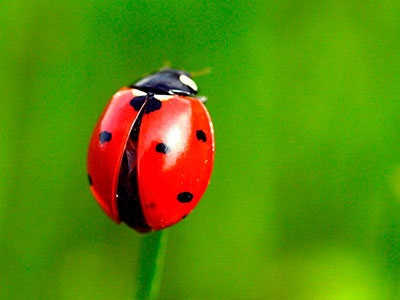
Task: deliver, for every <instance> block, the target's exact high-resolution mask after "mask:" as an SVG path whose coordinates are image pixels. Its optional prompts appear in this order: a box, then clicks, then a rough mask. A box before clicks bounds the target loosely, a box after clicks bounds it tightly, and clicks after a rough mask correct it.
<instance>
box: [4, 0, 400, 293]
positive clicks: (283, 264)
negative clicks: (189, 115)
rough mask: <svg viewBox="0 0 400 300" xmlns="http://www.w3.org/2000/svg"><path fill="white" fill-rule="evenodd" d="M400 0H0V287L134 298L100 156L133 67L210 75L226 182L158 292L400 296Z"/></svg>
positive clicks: (130, 265)
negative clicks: (114, 101)
mask: <svg viewBox="0 0 400 300" xmlns="http://www.w3.org/2000/svg"><path fill="white" fill-rule="evenodd" d="M399 16H400V2H399V1H369V0H367V1H344V0H343V1H332V2H330V1H323V0H321V1H257V0H255V1H247V0H242V1H238V0H236V1H235V0H233V1H205V0H203V1H195V0H185V1H178V0H164V1H155V0H147V1H145V0H141V1H133V0H125V1H122V0H121V1H105V0H99V1H93V0H88V1H83V0H79V1H77V0H72V1H67V0H57V1H33V0H26V1H18V0H16V1H9V0H0V95H1V96H0V138H1V144H0V178H1V180H0V234H1V235H0V299H132V298H133V295H134V293H135V289H136V288H137V285H138V279H137V278H136V274H135V270H137V266H138V254H139V247H140V245H141V244H142V243H146V241H147V240H148V239H149V236H146V235H141V234H138V233H136V232H134V231H133V230H131V229H129V228H128V227H127V226H125V225H120V226H118V225H116V224H114V223H113V222H112V221H111V220H110V219H108V218H107V217H106V215H105V214H104V213H103V212H102V211H101V209H100V208H99V207H98V205H97V204H96V202H95V200H94V198H93V197H92V195H91V193H90V191H89V186H88V182H87V175H86V155H87V147H88V142H89V138H90V135H91V131H92V129H93V127H94V124H95V122H96V121H97V119H98V117H99V115H100V113H101V112H102V110H103V108H104V106H105V104H106V103H107V102H108V100H109V99H110V97H111V96H112V95H113V93H114V92H115V91H117V90H118V89H119V88H120V87H121V86H123V85H126V84H130V83H132V82H133V81H135V80H136V79H138V78H139V77H141V76H143V75H145V74H147V73H149V72H151V71H154V70H157V69H159V68H160V67H162V66H163V64H164V63H165V62H166V61H169V62H170V63H171V64H172V66H173V67H176V68H182V69H185V70H188V71H196V70H201V69H204V68H207V67H211V68H212V69H213V71H212V73H211V74H209V75H207V76H202V77H199V78H196V82H197V83H198V85H199V87H200V89H201V94H203V95H207V96H208V99H209V101H208V103H207V107H208V110H209V112H210V114H211V116H212V118H213V121H214V126H215V134H216V149H217V152H216V161H215V168H214V173H213V176H212V181H211V184H210V186H209V188H208V190H207V192H206V194H205V195H204V198H203V199H202V201H201V202H200V204H199V205H198V207H197V208H196V210H195V211H194V212H193V213H192V214H191V215H190V216H189V217H188V218H186V219H185V220H184V221H182V222H181V223H179V224H177V225H176V226H174V227H172V228H170V229H169V230H168V231H169V243H168V249H167V255H166V261H165V268H164V274H163V279H162V285H161V292H160V299H330V300H331V299H340V300H342V299H363V300H369V299H379V300H385V299H400V281H399V280H400V232H399V230H400V227H399V226H400V210H399V209H400V205H399V200H400V156H399V154H400V122H399V121H400V119H399V116H400V106H399V91H400V55H399V53H400V52H399V51H400V18H399Z"/></svg>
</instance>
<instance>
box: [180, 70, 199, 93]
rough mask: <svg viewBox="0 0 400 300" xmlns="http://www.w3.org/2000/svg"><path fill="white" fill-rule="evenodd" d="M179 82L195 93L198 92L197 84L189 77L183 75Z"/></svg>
mask: <svg viewBox="0 0 400 300" xmlns="http://www.w3.org/2000/svg"><path fill="white" fill-rule="evenodd" d="M179 81H180V82H182V83H183V84H184V85H187V86H188V87H190V88H191V89H192V90H194V91H195V92H197V85H196V83H195V82H194V81H193V80H192V79H190V78H189V77H187V76H186V75H184V74H182V75H181V76H179Z"/></svg>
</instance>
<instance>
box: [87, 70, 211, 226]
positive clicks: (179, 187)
mask: <svg viewBox="0 0 400 300" xmlns="http://www.w3.org/2000/svg"><path fill="white" fill-rule="evenodd" d="M196 94H197V86H196V84H195V82H194V81H193V80H192V79H191V76H190V74H189V73H187V72H184V71H180V70H170V69H168V70H162V71H160V72H158V73H155V74H152V75H150V76H147V77H145V78H143V79H141V80H139V81H138V82H136V83H135V84H134V85H132V86H130V87H129V88H128V87H124V88H122V89H120V90H119V91H118V92H117V93H116V94H115V95H114V96H113V97H112V99H111V101H110V102H109V103H108V105H107V107H106V108H105V110H104V112H103V114H102V115H101V117H100V120H99V121H98V123H97V125H96V128H95V129H94V132H93V135H92V138H91V140H90V145H89V153H88V171H89V183H90V187H91V190H92V193H93V195H94V197H95V198H96V200H97V201H98V202H99V204H100V206H101V207H102V208H103V209H104V211H105V212H106V213H107V214H108V215H109V216H110V217H111V218H112V219H113V220H114V221H115V222H117V223H120V222H121V221H123V222H125V223H127V224H128V225H129V226H131V227H133V228H134V229H136V230H138V231H141V232H147V231H151V230H159V229H163V228H165V227H168V226H171V225H173V224H175V223H177V222H179V221H180V220H182V219H183V218H184V217H186V216H187V215H188V214H189V213H190V212H191V211H192V210H193V208H194V207H195V206H196V205H197V203H198V202H199V200H200V198H201V197H202V195H203V194H204V192H205V190H206V188H207V186H208V183H209V181H210V177H211V171H212V168H213V164H214V151H215V146H214V130H213V125H212V122H211V118H210V115H209V114H208V112H207V109H206V108H205V106H204V105H203V103H202V102H201V100H200V98H196V97H194V95H196Z"/></svg>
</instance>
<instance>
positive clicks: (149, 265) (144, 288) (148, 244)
mask: <svg viewBox="0 0 400 300" xmlns="http://www.w3.org/2000/svg"><path fill="white" fill-rule="evenodd" d="M167 243H168V230H162V231H155V232H153V233H151V234H149V235H147V236H145V237H143V240H142V244H141V248H140V255H139V268H138V272H137V281H136V282H138V287H137V289H136V297H135V299H139V300H148V299H151V300H153V299H157V297H158V294H159V291H160V285H161V278H162V272H163V267H164V260H165V253H166V250H167Z"/></svg>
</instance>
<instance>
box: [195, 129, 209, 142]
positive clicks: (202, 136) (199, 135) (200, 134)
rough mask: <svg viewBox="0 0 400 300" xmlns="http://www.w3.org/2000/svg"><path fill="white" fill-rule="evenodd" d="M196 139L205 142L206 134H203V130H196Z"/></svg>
mask: <svg viewBox="0 0 400 300" xmlns="http://www.w3.org/2000/svg"><path fill="white" fill-rule="evenodd" d="M196 137H197V139H198V140H200V141H203V142H206V141H207V138H206V134H205V133H204V131H203V130H197V132H196Z"/></svg>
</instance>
